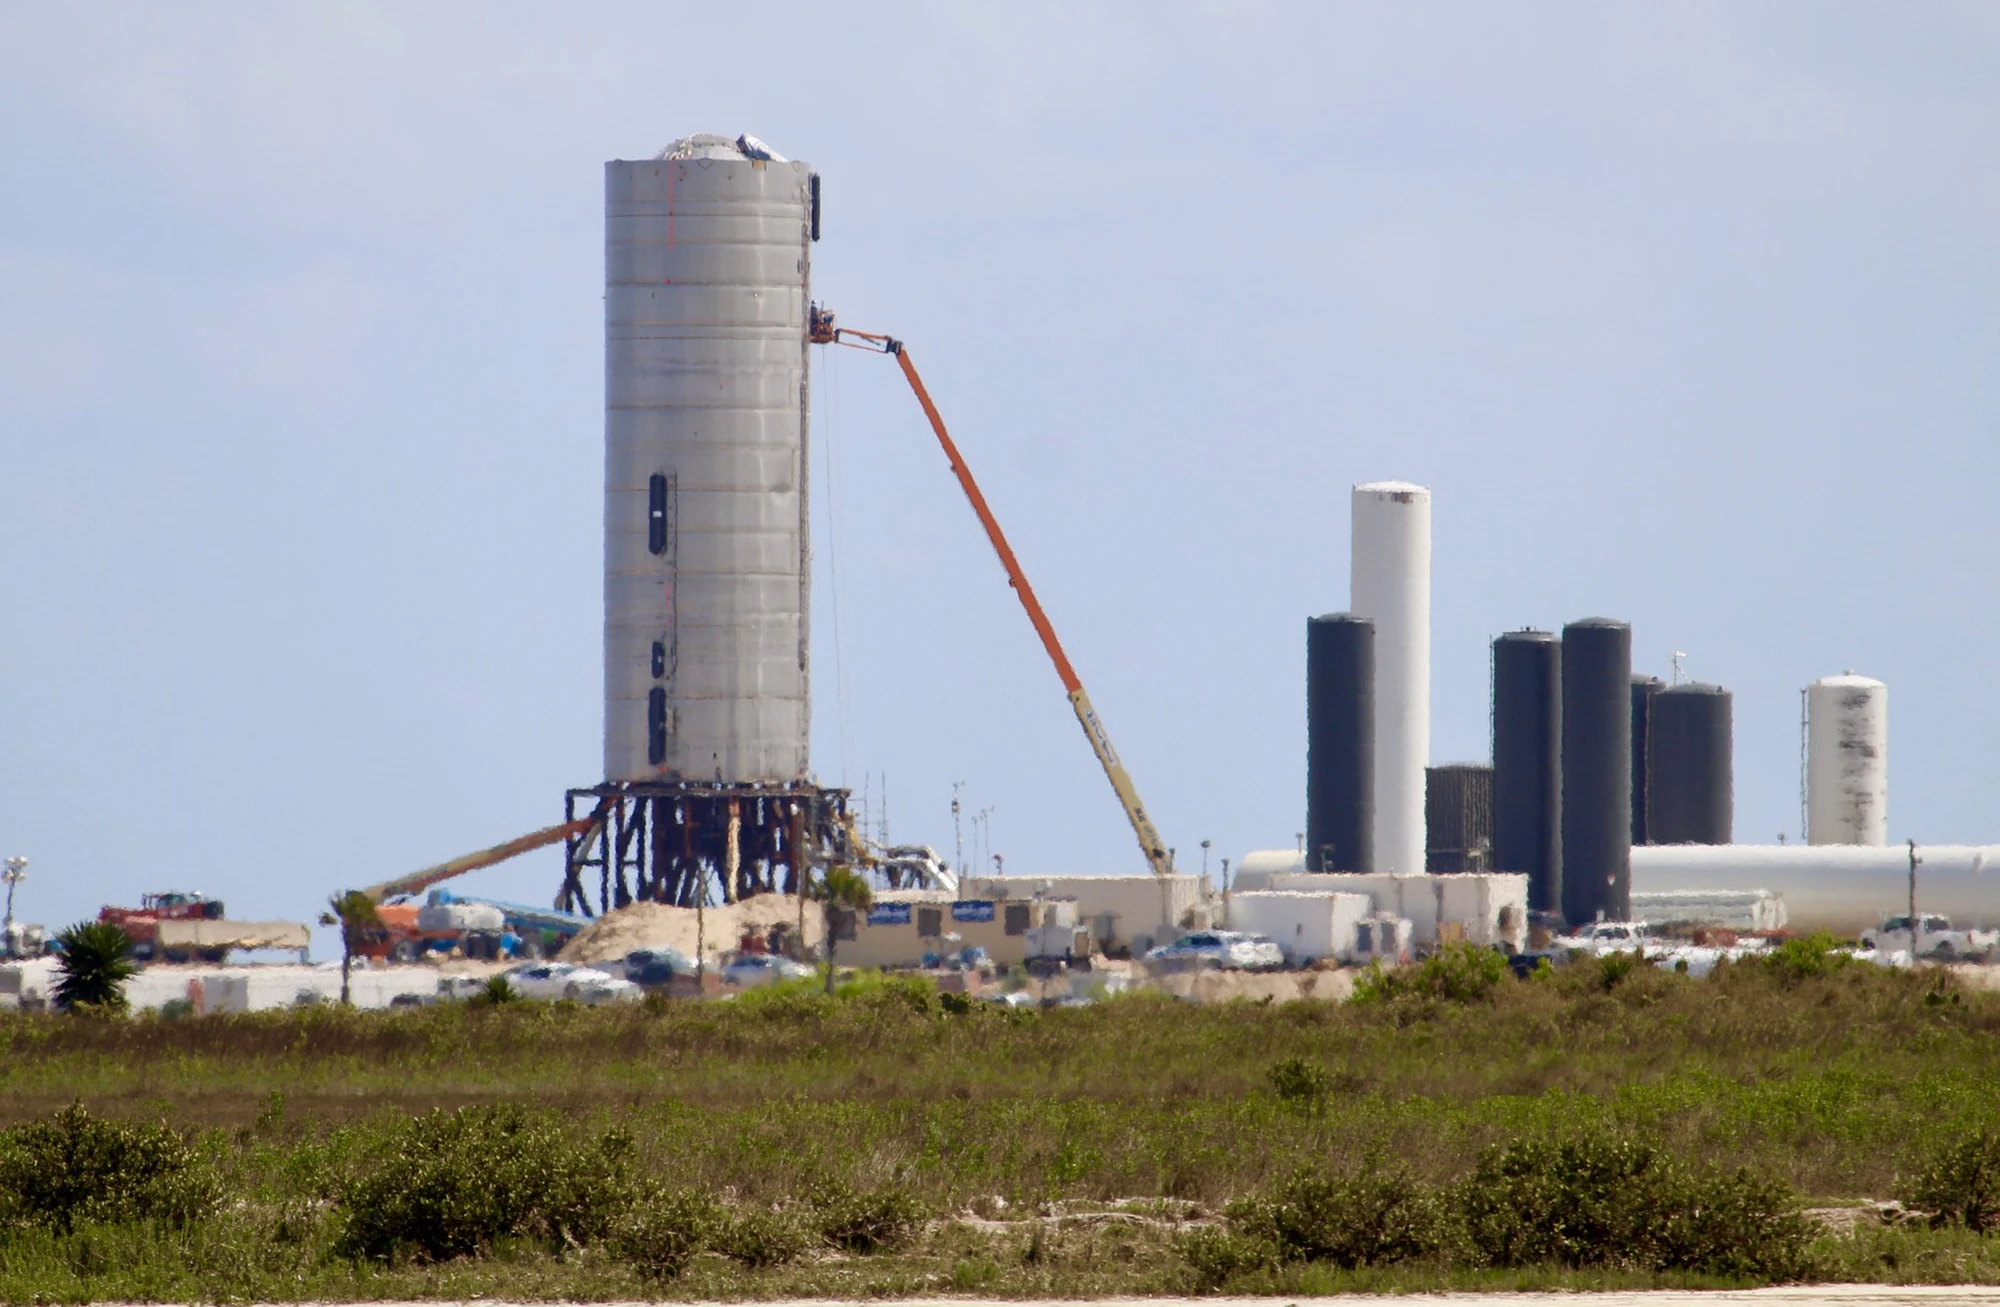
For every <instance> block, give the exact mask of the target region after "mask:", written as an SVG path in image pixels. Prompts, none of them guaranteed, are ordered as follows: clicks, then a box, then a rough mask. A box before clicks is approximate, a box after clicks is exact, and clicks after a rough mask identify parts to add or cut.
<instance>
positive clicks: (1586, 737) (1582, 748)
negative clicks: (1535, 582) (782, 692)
mask: <svg viewBox="0 0 2000 1307" xmlns="http://www.w3.org/2000/svg"><path fill="white" fill-rule="evenodd" d="M1562 660H1563V683H1562V714H1563V715H1562V792H1563V808H1562V831H1563V893H1562V903H1563V906H1562V911H1563V916H1564V917H1565V918H1566V919H1567V920H1568V921H1569V923H1570V924H1571V925H1573V926H1574V925H1580V924H1582V923H1583V922H1586V921H1594V920H1596V919H1597V917H1598V916H1600V915H1602V916H1604V917H1606V918H1608V919H1610V920H1613V921H1621V920H1624V919H1625V918H1626V917H1628V916H1630V915H1631V901H1632V628H1631V627H1629V626H1627V625H1626V624H1625V623H1623V622H1615V621H1612V620H1611V619H1610V618H1608V617H1587V618H1585V619H1583V620H1582V621H1580V622H1571V623H1570V624H1569V625H1568V626H1565V627H1564V628H1563V641H1562Z"/></svg>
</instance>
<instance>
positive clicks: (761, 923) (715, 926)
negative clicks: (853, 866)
mask: <svg viewBox="0 0 2000 1307" xmlns="http://www.w3.org/2000/svg"><path fill="white" fill-rule="evenodd" d="M805 909H806V919H805V926H806V930H805V936H806V947H807V948H814V947H817V946H818V944H819V942H820V936H821V934H822V933H823V932H822V930H821V926H822V924H823V918H822V916H821V913H820V909H819V905H818V904H815V903H808V904H806V905H805ZM700 916H701V920H700V922H699V923H697V921H696V919H695V918H696V913H695V910H694V909H693V908H670V907H668V906H667V905H666V904H664V903H634V904H631V905H630V906H628V907H623V908H619V909H617V910H616V911H614V912H608V913H606V914H605V915H604V916H601V917H599V918H598V919H597V920H596V921H593V922H591V923H590V924H589V925H588V926H585V927H584V928H583V929H582V930H581V931H579V932H578V933H577V936H576V938H575V939H573V940H571V941H570V942H569V946H568V947H566V948H565V949H563V951H562V960H563V961H565V962H614V961H617V960H619V959H622V958H623V957H624V956H625V955H626V954H627V953H630V952H632V951H633V950H634V949H642V948H675V949H679V950H680V951H681V952H683V953H685V954H687V955H688V956H689V957H693V956H694V951H695V938H696V934H697V929H698V927H699V932H700V933H701V935H702V936H703V941H702V942H703V951H704V952H706V953H707V954H708V956H709V959H710V960H711V961H713V960H714V959H715V957H716V956H717V955H718V954H721V953H726V952H729V951H731V950H733V949H734V948H736V947H737V945H738V944H739V943H740V942H741V941H742V938H743V935H744V932H746V931H755V932H756V933H757V934H759V935H764V934H766V933H768V932H769V930H770V928H771V927H772V926H774V925H784V926H788V927H790V928H791V929H793V930H797V929H798V924H799V901H798V899H796V898H794V897H793V896H791V895H789V894H759V895H758V896H756V897H755V898H749V899H745V900H743V901H742V902H741V903H724V904H719V905H717V906H714V907H710V908H705V909H703V910H702V912H701V914H700Z"/></svg>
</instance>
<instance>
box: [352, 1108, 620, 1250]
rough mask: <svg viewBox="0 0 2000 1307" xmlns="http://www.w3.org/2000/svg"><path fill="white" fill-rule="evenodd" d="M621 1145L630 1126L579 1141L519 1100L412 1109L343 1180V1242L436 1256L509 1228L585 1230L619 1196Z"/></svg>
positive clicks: (559, 1237)
mask: <svg viewBox="0 0 2000 1307" xmlns="http://www.w3.org/2000/svg"><path fill="white" fill-rule="evenodd" d="M624 1151H625V1140H624V1138H623V1136H621V1135H618V1134H616V1133H612V1134H607V1135H604V1136H602V1137H600V1138H599V1139H597V1140H594V1141H586V1140H582V1139H579V1138H578V1137H577V1136H576V1135H575V1134H574V1133H573V1132H572V1131H571V1130H569V1129H568V1128H567V1127H566V1126H565V1125H564V1124H563V1122H562V1120H561V1118H559V1117H557V1116H555V1115H554V1114H553V1113H548V1112H531V1111H526V1110H523V1109H521V1108H519V1107H513V1106H505V1107H466V1108H460V1109H458V1110H457V1111H453V1112H445V1111H432V1112H430V1113H427V1114H426V1115H423V1116H418V1117H412V1118H409V1119H408V1120H405V1121H402V1122H399V1123H397V1125H396V1126H395V1127H394V1128H392V1129H391V1130H390V1131H389V1133H388V1136H387V1138H386V1140H385V1143H384V1146H383V1147H382V1148H380V1149H379V1151H378V1153H377V1155H376V1156H375V1157H373V1158H372V1159H370V1161H369V1163H368V1164H366V1165H365V1166H364V1167H363V1169H362V1170H361V1172H360V1174H358V1175H354V1176H352V1177H350V1178H349V1179H348V1180H347V1181H346V1183H345V1184H344V1186H343V1187H342V1193H341V1202H342V1206H343V1207H344V1208H345V1210H346V1216H347V1222H346V1227H345V1229H344V1230H343V1231H342V1233H341V1237H340V1240H339V1243H338V1249H339V1251H340V1252H341V1253H342V1254H343V1255H345V1256H348V1257H352V1258H357V1259H361V1258H366V1259H372V1260H377V1261H386V1260H390V1259H393V1258H399V1257H406V1256H407V1257H411V1258H416V1259H419V1260H429V1261H438V1260H443V1259H445V1258H449V1257H462V1256H467V1255H470V1254H472V1253H477V1252H481V1251H483V1250H485V1249H487V1248H490V1247H491V1246H492V1245H493V1243H494V1242H495V1241H496V1240H500V1239H533V1240H539V1241H541V1242H543V1243H545V1244H547V1245H549V1246H551V1247H560V1246H562V1245H563V1244H565V1243H567V1242H570V1241H579V1242H580V1241H585V1240H588V1239H590V1238H591V1237H593V1236H595V1235H597V1234H600V1233H602V1232H603V1231H604V1230H605V1229H606V1228H607V1226H608V1224H609V1217H610V1214H611V1212H612V1211H613V1210H615V1207H616V1205H617V1204H618V1202H619V1199H620V1198H621V1197H622V1191H623V1190H624V1188H625V1186H624V1184H623V1181H624V1164H623V1152H624Z"/></svg>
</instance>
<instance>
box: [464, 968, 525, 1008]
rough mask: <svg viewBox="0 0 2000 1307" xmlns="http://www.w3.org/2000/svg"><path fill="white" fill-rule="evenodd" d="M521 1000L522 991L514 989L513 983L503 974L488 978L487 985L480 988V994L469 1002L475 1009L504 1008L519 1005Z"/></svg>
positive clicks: (475, 995)
mask: <svg viewBox="0 0 2000 1307" xmlns="http://www.w3.org/2000/svg"><path fill="white" fill-rule="evenodd" d="M520 1000H521V994H520V991H519V990H517V989H515V988H514V985H513V982H512V981H510V980H508V979H507V977H506V975H505V974H504V973H503V974H500V975H493V976H488V977H487V978H486V983H485V984H484V985H481V986H480V987H479V992H478V993H476V994H474V995H473V996H472V998H471V999H470V1000H469V1001H470V1002H471V1003H472V1004H473V1005H474V1006H475V1007H504V1006H505V1005H507V1004H509V1003H518V1002H520Z"/></svg>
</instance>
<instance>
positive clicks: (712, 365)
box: [604, 136, 817, 784]
mask: <svg viewBox="0 0 2000 1307" xmlns="http://www.w3.org/2000/svg"><path fill="white" fill-rule="evenodd" d="M753 148H754V147H753ZM758 152H759V153H764V151H762V150H761V149H759V150H758ZM816 191H817V181H816V179H815V178H814V177H813V175H812V171H811V169H810V168H808V167H807V165H805V164H803V163H795V162H787V161H784V160H781V159H777V158H768V159H765V158H752V157H750V156H749V155H748V154H746V153H745V152H744V150H742V149H739V148H738V146H737V144H736V143H734V142H731V141H729V140H727V139H726V138H723V137H719V136H694V137H689V138H688V139H686V140H683V141H677V142H675V143H674V144H673V145H670V146H668V147H667V148H666V149H665V150H663V151H662V152H661V153H660V155H659V157H657V158H653V159H646V160H639V161H625V160H614V161H612V162H610V163H607V164H605V165H604V282H605V285H604V440H605V459H604V775H605V779H606V780H612V781H696V782H717V781H722V782H729V783H758V784H770V783H783V782H788V781H797V780H802V779H804V778H805V776H806V770H807V761H808V760H807V744H808V733H807V732H808V721H809V716H810V714H809V710H808V708H809V705H808V694H807V691H808V676H807V671H808V668H807V638H808V630H807V614H808V605H807V600H808V595H809V587H810V585H811V569H810V566H809V550H810V548H811V533H810V530H809V528H808V517H807V512H808V508H807V499H806V470H807V463H806V422H807V409H806V384H807V374H806V351H807V348H808V343H807V339H806V307H807V299H808V294H809V290H808V269H809V262H810V260H809V251H810V248H811V238H812V235H813V230H812V229H813V207H814V199H815V196H816Z"/></svg>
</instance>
